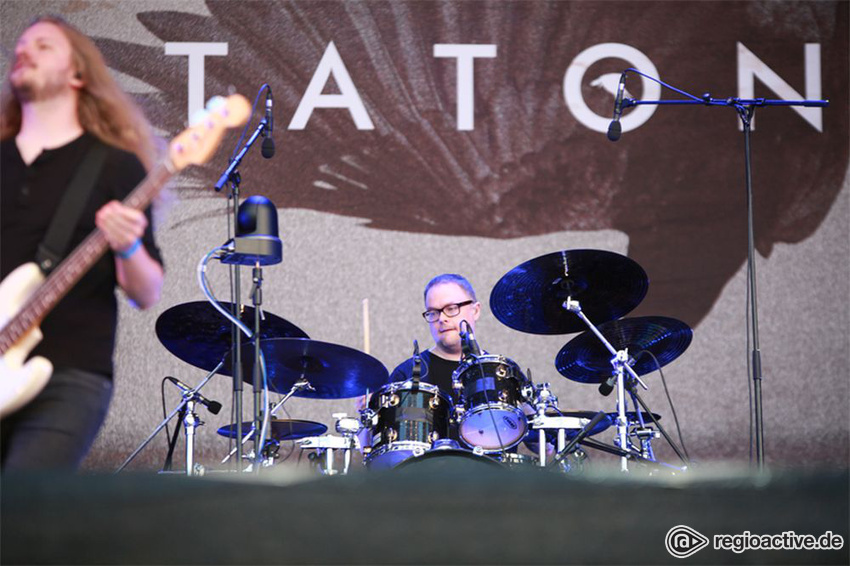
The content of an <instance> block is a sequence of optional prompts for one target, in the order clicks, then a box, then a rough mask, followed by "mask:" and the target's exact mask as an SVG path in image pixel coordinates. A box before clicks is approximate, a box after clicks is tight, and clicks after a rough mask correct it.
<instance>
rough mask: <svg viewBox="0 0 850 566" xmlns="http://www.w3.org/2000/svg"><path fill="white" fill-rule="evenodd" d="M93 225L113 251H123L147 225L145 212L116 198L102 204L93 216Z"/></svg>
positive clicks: (136, 239) (134, 241) (140, 234)
mask: <svg viewBox="0 0 850 566" xmlns="http://www.w3.org/2000/svg"><path fill="white" fill-rule="evenodd" d="M94 223H95V225H96V226H97V227H98V228H99V229H100V231H101V232H103V235H104V236H106V241H107V242H108V243H109V247H110V248H112V250H113V251H115V252H120V253H124V252H126V251H127V250H129V249H130V248H132V247H133V245H134V244H135V243H136V241H138V240H139V239H140V238H141V237H142V236H143V235H144V233H145V228H147V227H148V219H147V217H146V216H145V213H144V212H142V211H141V210H136V209H135V208H130V207H129V206H124V205H123V204H121V203H120V202H118V201H117V200H113V201H110V202H108V203H106V204H105V205H103V206H102V207H101V209H100V210H98V211H97V214H96V215H95V217H94Z"/></svg>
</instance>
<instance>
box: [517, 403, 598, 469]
mask: <svg viewBox="0 0 850 566" xmlns="http://www.w3.org/2000/svg"><path fill="white" fill-rule="evenodd" d="M589 423H590V419H587V418H581V417H575V416H546V415H540V414H537V415H535V416H534V419H533V420H532V421H531V428H532V429H533V430H537V431H538V441H537V442H538V451H537V462H538V464H539V466H540V467H541V468H543V467H546V465H547V463H546V443H547V441H548V438H547V434H546V431H547V430H553V431H556V434H557V441H556V442H557V443H556V446H555V448H556V449H557V451H558V452H562V451H563V450H564V448H565V447H566V445H567V431H568V430H582V429H583V428H584V427H585V426H586V425H587V424H589Z"/></svg>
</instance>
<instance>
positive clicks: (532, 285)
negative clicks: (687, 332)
mask: <svg viewBox="0 0 850 566" xmlns="http://www.w3.org/2000/svg"><path fill="white" fill-rule="evenodd" d="M648 286H649V279H648V278H647V276H646V272H645V271H644V270H643V268H642V267H641V266H640V265H638V264H637V262H635V261H634V260H632V259H629V258H628V257H626V256H623V255H620V254H618V253H614V252H609V251H604V250H565V251H560V252H554V253H551V254H547V255H543V256H540V257H537V258H534V259H531V260H528V261H526V262H525V263H523V264H521V265H518V266H517V267H514V268H513V269H511V270H510V271H508V272H507V273H506V274H505V275H503V276H502V278H501V279H499V281H498V282H497V283H496V286H495V287H493V291H492V293H490V309H491V310H492V311H493V315H495V317H496V318H497V319H498V320H499V321H500V322H501V323H502V324H504V325H506V326H509V327H510V328H513V329H514V330H519V331H520V332H528V333H531V334H570V333H572V332H581V331H582V330H585V329H587V326H586V325H585V324H584V322H582V320H581V319H580V318H579V317H578V316H577V315H576V314H574V313H572V312H570V311H568V310H567V309H565V308H564V306H563V304H564V301H566V300H567V298H571V299H573V300H576V301H579V304H580V305H581V309H582V311H583V312H584V314H585V316H587V317H588V318H589V319H590V321H591V322H593V323H594V324H599V323H601V322H606V321H609V320H614V319H617V318H620V317H621V316H624V315H626V314H627V313H629V312H631V310H632V309H634V308H635V307H636V306H638V304H640V302H641V301H642V300H643V298H644V297H645V296H646V291H647V288H648Z"/></svg>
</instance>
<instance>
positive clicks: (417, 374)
mask: <svg viewBox="0 0 850 566" xmlns="http://www.w3.org/2000/svg"><path fill="white" fill-rule="evenodd" d="M412 376H413V390H414V391H416V390H417V389H419V380H420V379H421V378H422V356H420V355H419V342H418V341H416V340H414V341H413V371H412Z"/></svg>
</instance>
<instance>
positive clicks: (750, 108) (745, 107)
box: [622, 68, 829, 471]
mask: <svg viewBox="0 0 850 566" xmlns="http://www.w3.org/2000/svg"><path fill="white" fill-rule="evenodd" d="M626 71H634V72H635V73H637V74H638V75H640V76H642V77H646V78H647V79H650V80H653V81H656V82H658V83H659V84H660V85H662V86H664V87H667V88H669V89H671V90H674V91H676V92H678V93H680V94H683V95H685V96H687V97H689V100H634V99H631V98H625V99H623V101H622V108H623V109H625V108H629V107H630V106H640V105H644V104H652V105H655V106H662V105H695V104H700V105H704V106H725V107H730V108H733V109H735V111H736V112H737V113H738V117H739V118H740V119H741V124H742V126H743V130H744V169H745V176H746V181H745V184H746V191H747V293H748V294H749V296H750V297H751V300H750V308H749V309H748V312H747V315H748V318H747V322H748V328H747V338H748V339H749V338H750V336H752V352H751V362H750V363H748V364H747V370H748V374H749V375H748V378H749V379H752V382H753V397H754V405H755V435H756V463H757V466H758V470H759V471H764V415H763V405H762V390H761V386H762V369H761V351H760V350H759V327H758V299H757V292H756V261H755V260H756V257H755V231H754V228H753V185H752V170H751V166H752V160H751V156H750V131H751V129H752V119H753V115H754V113H755V109H756V107H765V106H803V107H819V108H824V107H826V106H829V101H828V100H769V99H765V98H754V99H742V98H712V97H711V96H710V95H709V94H704V95H703V96H702V97H701V98H698V97H696V96H693V95H691V94H688V93H687V92H684V91H682V90H679V89H677V88H674V87H671V86H670V85H667V84H665V83H663V82H662V81H660V80H658V79H656V78H655V77H650V76H649V75H646V74H644V73H642V72H640V71H638V70H637V69H634V68H629V69H626ZM626 71H623V72H624V73H625V72H626ZM751 446H752V445H751Z"/></svg>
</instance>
